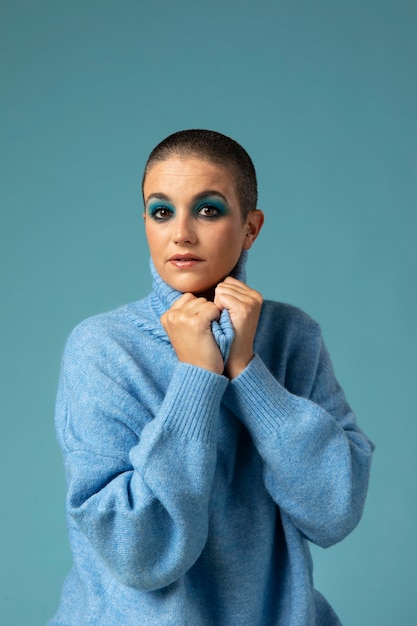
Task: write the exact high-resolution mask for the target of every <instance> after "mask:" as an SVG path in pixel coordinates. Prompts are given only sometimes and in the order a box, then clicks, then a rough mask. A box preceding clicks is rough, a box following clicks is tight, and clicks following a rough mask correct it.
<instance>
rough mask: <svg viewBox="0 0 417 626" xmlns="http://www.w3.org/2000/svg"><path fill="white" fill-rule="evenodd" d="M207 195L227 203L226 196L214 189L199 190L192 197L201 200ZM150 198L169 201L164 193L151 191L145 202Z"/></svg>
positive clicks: (194, 199)
mask: <svg viewBox="0 0 417 626" xmlns="http://www.w3.org/2000/svg"><path fill="white" fill-rule="evenodd" d="M209 196H218V197H219V198H221V199H222V200H223V201H224V202H226V204H228V200H227V198H226V196H224V195H223V194H222V193H221V192H220V191H217V190H216V189H205V190H204V191H201V192H200V193H198V194H196V195H195V196H193V198H192V199H193V201H194V202H195V201H196V200H201V199H202V198H207V197H209ZM152 199H155V200H166V201H167V202H170V198H169V196H167V195H166V194H164V193H151V195H150V196H149V197H148V198H147V199H146V202H145V204H148V202H149V201H150V200H152Z"/></svg>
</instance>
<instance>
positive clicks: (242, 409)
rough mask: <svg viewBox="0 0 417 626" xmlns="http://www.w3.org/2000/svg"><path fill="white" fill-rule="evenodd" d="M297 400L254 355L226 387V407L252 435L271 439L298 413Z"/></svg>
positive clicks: (298, 399)
mask: <svg viewBox="0 0 417 626" xmlns="http://www.w3.org/2000/svg"><path fill="white" fill-rule="evenodd" d="M299 401H300V398H298V397H297V396H294V395H293V394H291V393H290V392H289V391H287V390H286V389H285V388H284V387H283V386H282V385H281V384H280V383H279V382H278V381H277V380H276V379H275V378H274V377H273V375H272V374H271V372H270V371H269V370H268V368H267V367H266V365H265V364H264V363H263V361H262V360H261V358H260V357H259V356H257V355H255V356H254V357H253V359H252V361H251V362H250V363H249V365H248V366H247V367H246V368H245V369H244V370H243V372H242V373H241V374H239V376H237V377H236V378H234V379H233V380H231V381H230V383H229V388H228V391H227V394H226V396H225V402H226V404H227V405H228V406H229V407H230V408H231V409H232V410H233V411H234V412H235V413H236V414H237V415H238V417H239V418H240V419H241V420H242V422H243V423H244V424H245V425H246V426H247V428H248V430H249V431H250V432H251V433H252V435H254V436H256V437H260V438H264V437H268V436H271V435H272V434H273V433H274V432H276V431H277V428H279V427H280V426H281V425H282V424H283V423H284V422H285V421H287V420H288V419H289V418H290V417H291V416H293V415H294V413H295V412H297V411H298V410H299Z"/></svg>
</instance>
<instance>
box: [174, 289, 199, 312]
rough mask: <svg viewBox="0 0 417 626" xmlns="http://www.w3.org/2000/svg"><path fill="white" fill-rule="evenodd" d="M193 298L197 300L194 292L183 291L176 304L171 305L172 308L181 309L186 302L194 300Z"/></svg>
mask: <svg viewBox="0 0 417 626" xmlns="http://www.w3.org/2000/svg"><path fill="white" fill-rule="evenodd" d="M193 300H197V298H196V297H195V296H194V295H193V294H192V293H183V294H182V296H180V297H179V298H178V300H175V302H174V304H173V305H172V306H171V309H180V308H181V307H183V306H184V305H185V304H188V303H189V302H192V301H193Z"/></svg>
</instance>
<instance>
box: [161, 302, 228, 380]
mask: <svg viewBox="0 0 417 626" xmlns="http://www.w3.org/2000/svg"><path fill="white" fill-rule="evenodd" d="M219 317H220V311H219V309H218V307H217V306H216V305H215V304H214V303H213V302H209V301H208V300H207V299H206V298H197V297H196V296H194V295H193V294H191V293H185V294H183V295H182V296H181V297H180V298H178V300H177V301H176V302H174V304H173V305H172V307H171V308H170V309H168V311H166V312H165V313H164V314H163V315H162V317H161V323H162V326H163V327H164V328H165V331H166V333H167V335H168V337H169V339H170V341H171V343H172V346H173V348H174V350H175V352H176V354H177V357H178V360H179V361H182V362H183V363H190V364H191V365H197V366H198V367H203V368H204V369H207V370H210V371H212V372H215V373H216V374H223V370H224V364H223V358H222V355H221V352H220V350H219V347H218V345H217V343H216V341H215V339H214V337H213V333H212V332H211V322H212V321H213V320H218V319H219Z"/></svg>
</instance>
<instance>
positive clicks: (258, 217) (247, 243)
mask: <svg viewBox="0 0 417 626" xmlns="http://www.w3.org/2000/svg"><path fill="white" fill-rule="evenodd" d="M264 219H265V216H264V213H263V211H260V210H259V209H256V210H255V211H251V212H250V213H249V215H248V217H247V220H246V228H247V232H246V236H245V239H244V241H243V249H244V250H249V248H251V247H252V244H253V243H254V241H255V239H256V238H257V236H258V235H259V232H260V230H261V228H262V226H263V223H264Z"/></svg>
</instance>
